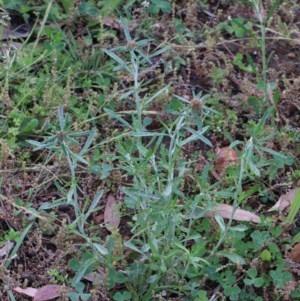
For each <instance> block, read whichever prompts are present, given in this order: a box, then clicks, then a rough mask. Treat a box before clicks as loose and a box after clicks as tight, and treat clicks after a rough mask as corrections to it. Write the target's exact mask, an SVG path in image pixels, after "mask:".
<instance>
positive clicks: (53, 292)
mask: <svg viewBox="0 0 300 301" xmlns="http://www.w3.org/2000/svg"><path fill="white" fill-rule="evenodd" d="M61 288H62V287H61V285H56V284H49V285H45V286H43V287H41V288H40V289H36V288H32V287H27V288H24V289H23V288H21V287H15V288H13V290H14V291H15V292H18V293H20V294H23V295H26V296H29V297H33V301H47V300H52V299H55V298H57V297H60V296H61Z"/></svg>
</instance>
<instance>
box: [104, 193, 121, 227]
mask: <svg viewBox="0 0 300 301" xmlns="http://www.w3.org/2000/svg"><path fill="white" fill-rule="evenodd" d="M104 224H105V227H106V229H107V230H109V231H114V230H116V229H118V227H119V225H120V210H119V206H118V202H117V200H116V198H115V197H114V196H113V195H112V194H109V195H108V197H107V200H106V205H105V209H104Z"/></svg>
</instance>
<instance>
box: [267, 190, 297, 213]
mask: <svg viewBox="0 0 300 301" xmlns="http://www.w3.org/2000/svg"><path fill="white" fill-rule="evenodd" d="M298 190H299V187H296V188H294V189H292V190H290V191H289V192H287V193H286V194H283V195H282V196H281V197H280V198H279V199H278V201H277V202H276V204H275V205H274V206H273V207H272V208H271V209H269V210H268V211H275V210H277V211H283V210H284V209H285V208H286V207H288V206H290V205H291V203H292V202H293V200H294V199H295V197H296V194H297V192H298Z"/></svg>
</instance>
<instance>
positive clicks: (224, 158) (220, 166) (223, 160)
mask: <svg viewBox="0 0 300 301" xmlns="http://www.w3.org/2000/svg"><path fill="white" fill-rule="evenodd" d="M239 161H240V159H239V156H238V154H237V152H236V151H235V150H234V149H232V148H230V147H228V146H226V147H222V148H219V149H218V150H217V156H216V159H215V171H216V172H217V173H218V174H219V176H220V177H221V178H222V176H223V175H224V173H225V171H226V169H227V168H228V167H229V166H232V165H236V164H238V163H239Z"/></svg>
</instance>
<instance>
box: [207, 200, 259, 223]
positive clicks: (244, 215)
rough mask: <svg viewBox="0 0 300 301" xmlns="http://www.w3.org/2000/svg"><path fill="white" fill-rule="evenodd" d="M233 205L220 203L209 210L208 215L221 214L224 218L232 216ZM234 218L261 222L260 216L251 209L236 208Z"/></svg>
mask: <svg viewBox="0 0 300 301" xmlns="http://www.w3.org/2000/svg"><path fill="white" fill-rule="evenodd" d="M232 210H233V207H232V206H231V205H227V204H218V205H217V206H216V207H215V208H214V209H213V210H212V211H210V212H208V213H207V214H206V215H208V216H215V215H220V216H222V217H224V218H230V217H231V213H232ZM233 219H234V220H236V221H247V222H253V223H257V224H259V223H260V217H259V216H258V215H256V214H254V213H252V212H250V211H246V210H243V209H236V211H235V213H234V216H233Z"/></svg>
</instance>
